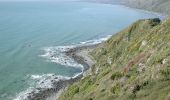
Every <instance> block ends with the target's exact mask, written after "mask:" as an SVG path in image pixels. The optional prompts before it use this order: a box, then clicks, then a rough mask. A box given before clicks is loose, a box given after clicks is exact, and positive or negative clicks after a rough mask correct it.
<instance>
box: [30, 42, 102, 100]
mask: <svg viewBox="0 0 170 100" xmlns="http://www.w3.org/2000/svg"><path fill="white" fill-rule="evenodd" d="M99 44H100V43H99ZM99 44H92V45H82V46H76V47H73V48H68V49H69V50H68V51H65V52H64V53H65V54H66V56H68V57H70V58H71V59H73V60H75V61H76V62H77V63H79V64H81V65H83V69H82V72H80V73H79V74H77V75H76V76H74V77H71V78H69V79H59V80H58V81H55V80H52V81H54V82H53V88H50V89H49V88H46V89H41V88H40V89H38V90H39V92H38V93H36V92H35V91H33V92H32V93H30V94H28V98H27V99H28V100H56V99H57V98H58V97H59V96H60V95H61V94H62V93H63V92H64V91H65V90H66V89H67V87H68V86H69V85H71V84H73V83H75V82H77V81H79V80H80V79H82V78H83V77H84V76H86V75H87V74H88V73H90V70H91V68H90V67H91V66H92V65H93V64H94V63H95V61H94V59H93V58H92V56H91V55H90V54H89V53H90V52H91V51H92V50H93V49H95V48H96V46H98V45H99ZM56 78H57V77H56Z"/></svg>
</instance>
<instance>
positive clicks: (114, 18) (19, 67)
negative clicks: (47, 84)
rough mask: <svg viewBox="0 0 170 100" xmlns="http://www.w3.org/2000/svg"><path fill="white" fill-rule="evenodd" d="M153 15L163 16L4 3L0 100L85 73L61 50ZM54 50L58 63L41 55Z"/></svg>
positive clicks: (112, 8) (82, 5)
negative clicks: (58, 77)
mask: <svg viewBox="0 0 170 100" xmlns="http://www.w3.org/2000/svg"><path fill="white" fill-rule="evenodd" d="M151 17H159V16H157V15H156V14H151V13H148V12H144V11H140V10H135V9H130V8H127V7H123V6H120V5H109V4H95V3H87V2H0V100H1V99H2V100H8V99H9V100H10V99H13V98H14V97H15V96H16V95H17V94H19V93H20V92H22V91H25V90H27V89H28V88H29V87H31V86H32V87H34V86H35V84H37V79H39V78H44V77H45V78H46V79H48V77H49V75H53V74H54V75H61V76H69V77H70V76H74V75H75V74H76V73H79V72H81V70H82V69H81V68H80V65H78V66H77V65H75V66H68V64H67V63H66V64H63V60H61V59H60V58H61V56H63V55H61V54H60V52H58V51H57V50H56V48H58V46H66V45H74V44H78V43H80V42H81V43H86V42H83V41H88V40H95V39H99V38H102V37H106V36H108V35H111V34H113V33H116V32H118V31H120V30H121V29H123V28H125V27H126V26H128V25H129V24H131V23H132V22H134V21H136V20H137V19H140V18H151ZM89 42H94V41H88V43H89ZM95 42H96V41H95ZM47 49H48V50H49V51H50V52H46V50H47ZM53 52H54V59H51V58H52V56H51V58H48V56H45V57H43V56H42V55H45V54H46V53H53ZM56 52H57V53H56ZM56 59H57V60H56ZM53 60H55V61H53ZM69 61H70V60H68V61H67V62H69ZM56 62H57V63H56ZM72 63H75V62H74V61H73V62H72Z"/></svg>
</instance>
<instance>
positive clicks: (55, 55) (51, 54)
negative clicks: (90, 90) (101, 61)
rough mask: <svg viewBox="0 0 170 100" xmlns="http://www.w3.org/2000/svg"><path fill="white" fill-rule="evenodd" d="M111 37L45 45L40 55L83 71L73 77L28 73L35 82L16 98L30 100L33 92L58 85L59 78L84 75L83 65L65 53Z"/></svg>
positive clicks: (66, 78) (16, 99) (67, 78)
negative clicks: (72, 43)
mask: <svg viewBox="0 0 170 100" xmlns="http://www.w3.org/2000/svg"><path fill="white" fill-rule="evenodd" d="M110 37H111V35H108V36H106V37H104V38H100V39H93V40H88V41H84V42H80V43H78V44H74V45H69V46H51V47H45V48H43V49H41V50H43V54H42V55H40V57H43V58H45V59H46V60H47V61H50V62H54V63H57V64H60V65H64V66H69V67H76V68H81V69H82V71H81V72H80V73H77V74H75V75H74V76H73V77H67V76H60V75H55V74H54V73H51V74H41V75H28V76H27V77H29V79H30V80H32V81H34V82H35V84H32V85H30V87H29V88H28V89H26V90H25V91H22V92H20V93H19V94H18V95H17V96H16V97H15V99H14V100H28V97H29V96H32V95H33V94H36V93H39V92H40V91H42V90H44V89H51V88H54V87H56V86H54V82H57V81H59V80H70V79H74V78H76V77H78V76H80V75H82V74H83V70H84V67H83V65H81V64H79V63H78V62H76V61H74V59H72V58H70V57H68V56H67V55H66V54H65V52H67V51H69V50H70V49H72V48H75V47H80V46H86V45H87V46H88V45H95V44H99V43H102V42H103V41H106V40H107V39H108V38H110Z"/></svg>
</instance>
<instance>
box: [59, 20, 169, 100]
mask: <svg viewBox="0 0 170 100" xmlns="http://www.w3.org/2000/svg"><path fill="white" fill-rule="evenodd" d="M91 54H92V55H93V57H94V58H95V60H96V64H95V65H94V66H92V72H91V75H88V76H86V77H85V78H84V79H82V80H80V81H79V82H77V83H75V84H73V85H71V86H70V87H69V88H68V90H67V91H65V92H64V93H63V94H62V95H61V96H60V98H59V100H133V99H138V100H169V99H170V18H168V19H167V20H165V21H163V22H160V20H159V19H147V20H139V21H137V22H135V23H134V24H132V25H131V26H129V27H128V28H126V29H124V30H123V31H121V32H119V33H117V34H116V35H114V36H112V37H111V38H110V39H109V40H108V41H106V42H105V43H103V44H102V45H100V46H99V47H97V48H96V49H95V50H94V51H93V52H92V53H91Z"/></svg>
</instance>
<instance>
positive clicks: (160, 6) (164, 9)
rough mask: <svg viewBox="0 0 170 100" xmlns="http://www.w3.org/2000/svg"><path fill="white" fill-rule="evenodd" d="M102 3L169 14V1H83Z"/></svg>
mask: <svg viewBox="0 0 170 100" xmlns="http://www.w3.org/2000/svg"><path fill="white" fill-rule="evenodd" d="M84 1H92V2H102V3H118V4H123V5H126V6H129V7H133V8H138V9H145V10H149V11H155V12H159V13H163V14H168V15H169V14H170V0H84Z"/></svg>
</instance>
